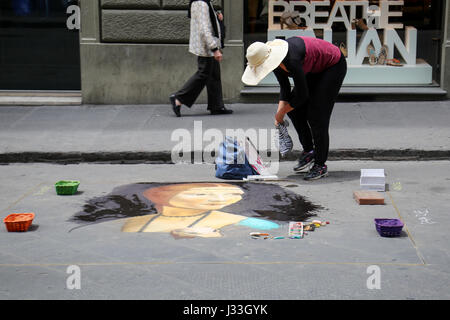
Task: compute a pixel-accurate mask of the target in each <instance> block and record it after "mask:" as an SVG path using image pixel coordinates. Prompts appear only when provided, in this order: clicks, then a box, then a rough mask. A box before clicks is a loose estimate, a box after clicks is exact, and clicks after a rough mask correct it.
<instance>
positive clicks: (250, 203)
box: [70, 182, 323, 224]
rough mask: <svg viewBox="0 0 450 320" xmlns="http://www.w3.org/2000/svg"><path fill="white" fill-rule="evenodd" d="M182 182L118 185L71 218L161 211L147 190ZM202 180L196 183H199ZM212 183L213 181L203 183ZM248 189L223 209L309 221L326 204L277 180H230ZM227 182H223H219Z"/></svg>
mask: <svg viewBox="0 0 450 320" xmlns="http://www.w3.org/2000/svg"><path fill="white" fill-rule="evenodd" d="M179 184H180V183H136V184H129V185H124V186H120V187H117V188H115V189H114V190H113V191H112V192H111V193H110V194H108V195H106V196H102V197H96V198H93V199H91V200H89V201H88V202H87V203H86V204H85V205H84V207H83V210H82V211H81V212H78V213H77V214H76V215H75V216H74V217H72V218H71V219H70V220H71V221H73V222H77V223H83V224H84V223H98V222H104V221H108V220H116V219H123V218H131V217H136V216H143V215H148V214H156V213H158V211H157V209H156V205H155V204H154V203H152V202H151V201H150V200H149V199H148V198H146V197H145V196H144V195H143V194H144V192H145V191H148V190H149V189H151V188H157V187H163V186H167V185H179ZM198 184H199V183H195V185H198ZM201 184H204V185H206V186H211V185H212V184H211V183H201ZM227 184H229V185H233V186H238V187H239V188H241V189H242V190H243V191H244V194H243V195H242V197H243V199H242V200H240V201H239V202H237V203H234V204H231V205H229V206H226V207H224V208H222V209H220V211H223V212H228V213H234V214H239V215H243V216H247V217H258V218H268V219H270V220H274V221H306V220H307V219H308V218H310V217H313V216H316V214H315V212H316V211H318V210H321V209H323V207H321V206H319V205H316V204H313V203H311V202H310V201H308V200H307V199H305V198H303V197H302V196H300V195H298V194H296V193H293V192H291V191H289V190H287V189H285V188H282V187H280V186H279V185H277V184H270V183H255V182H230V183H227ZM215 185H216V186H219V185H221V186H223V183H220V184H218V183H216V184H215Z"/></svg>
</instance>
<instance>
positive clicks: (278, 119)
mask: <svg viewBox="0 0 450 320" xmlns="http://www.w3.org/2000/svg"><path fill="white" fill-rule="evenodd" d="M292 110H294V109H293V108H292V107H291V105H290V104H289V102H287V101H280V102H279V103H278V110H277V113H276V114H275V126H277V125H278V124H280V123H283V122H284V116H285V115H286V114H287V113H288V112H290V111H292Z"/></svg>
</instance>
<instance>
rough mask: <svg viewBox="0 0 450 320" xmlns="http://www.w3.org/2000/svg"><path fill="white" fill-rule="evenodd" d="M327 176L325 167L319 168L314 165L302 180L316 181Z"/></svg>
mask: <svg viewBox="0 0 450 320" xmlns="http://www.w3.org/2000/svg"><path fill="white" fill-rule="evenodd" d="M327 175H328V168H327V166H326V165H323V166H320V165H318V164H315V165H314V166H313V167H312V169H311V170H309V172H308V174H307V175H306V176H305V177H304V178H303V179H305V180H317V179H320V178H322V177H326V176H327Z"/></svg>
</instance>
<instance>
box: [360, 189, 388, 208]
mask: <svg viewBox="0 0 450 320" xmlns="http://www.w3.org/2000/svg"><path fill="white" fill-rule="evenodd" d="M353 197H354V198H355V200H356V202H358V203H359V204H360V205H366V204H384V195H383V194H381V193H379V192H376V191H354V192H353Z"/></svg>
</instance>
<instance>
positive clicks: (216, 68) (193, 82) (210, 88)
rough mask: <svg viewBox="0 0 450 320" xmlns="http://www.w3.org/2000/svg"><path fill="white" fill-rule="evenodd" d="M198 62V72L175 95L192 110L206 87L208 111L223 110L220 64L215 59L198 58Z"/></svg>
mask: <svg viewBox="0 0 450 320" xmlns="http://www.w3.org/2000/svg"><path fill="white" fill-rule="evenodd" d="M197 62H198V70H197V72H196V73H195V74H194V75H193V76H192V77H191V78H190V79H189V80H188V81H187V82H186V83H185V84H184V86H183V87H182V88H181V89H180V90H179V91H178V92H176V93H175V96H176V98H177V99H178V100H179V101H180V102H181V103H182V104H184V105H186V106H188V107H189V108H190V107H192V105H193V104H194V103H195V101H196V100H197V98H198V96H199V95H200V93H201V92H202V90H203V89H204V88H205V86H206V90H207V93H208V110H217V109H221V108H223V107H224V103H223V96H222V81H221V76H220V63H219V62H218V61H217V60H216V59H214V57H198V59H197Z"/></svg>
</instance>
